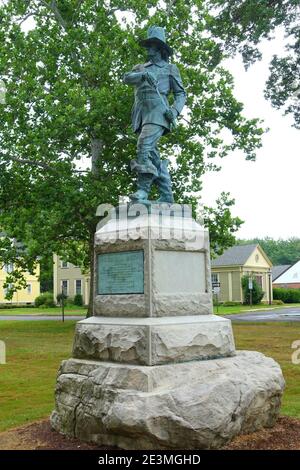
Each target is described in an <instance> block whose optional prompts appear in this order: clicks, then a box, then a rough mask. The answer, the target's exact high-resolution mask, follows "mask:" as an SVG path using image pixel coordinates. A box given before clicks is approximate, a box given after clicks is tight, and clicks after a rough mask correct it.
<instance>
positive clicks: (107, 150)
mask: <svg viewBox="0 0 300 470" xmlns="http://www.w3.org/2000/svg"><path fill="white" fill-rule="evenodd" d="M210 20H211V16H210V14H209V11H208V10H207V9H206V2H204V1H201V0H193V1H191V0H177V1H168V2H161V3H158V2H156V1H153V0H152V1H151V0H150V1H149V0H140V1H138V2H136V1H133V0H106V1H101V0H85V1H80V0H60V1H55V0H32V1H24V0H11V1H8V2H4V3H3V4H2V6H0V78H1V79H2V80H3V81H4V83H5V86H6V90H7V92H6V102H5V104H4V105H0V121H1V128H0V210H1V212H0V227H1V229H2V230H3V231H5V232H6V233H7V234H8V235H9V236H10V237H14V238H15V239H17V240H21V241H22V242H23V243H24V245H25V247H26V251H25V252H26V255H25V254H24V256H26V262H29V260H31V263H29V267H30V269H33V264H32V263H33V260H35V259H37V257H41V258H42V259H43V258H45V259H46V258H49V256H50V255H51V253H53V252H56V253H58V254H59V255H61V256H64V257H65V258H67V259H68V260H69V261H71V262H75V263H76V264H80V265H81V266H82V267H85V268H86V269H88V268H89V267H90V269H91V274H93V237H94V232H95V227H96V224H97V217H96V216H95V212H96V208H97V206H98V205H99V204H101V203H112V204H117V202H118V197H119V195H126V194H128V193H129V192H130V191H131V190H132V185H133V183H134V181H133V176H132V175H131V174H130V172H129V169H128V168H129V162H130V159H132V157H133V156H134V154H135V141H136V139H135V136H134V135H133V134H132V132H131V130H130V127H129V120H130V107H131V103H132V100H133V96H132V90H129V89H128V88H127V87H126V86H125V85H124V84H123V83H122V75H123V73H124V72H125V71H128V70H130V69H131V68H132V66H133V65H135V64H136V63H137V62H143V61H144V60H145V56H144V52H143V50H142V49H141V48H140V47H139V45H138V39H139V38H141V37H144V36H145V34H146V30H147V28H148V27H149V25H151V24H158V25H163V26H165V27H166V29H167V31H168V36H169V43H170V44H171V46H172V47H174V49H175V51H176V54H175V57H174V61H175V62H176V63H177V64H178V66H179V68H180V70H181V74H182V78H183V81H184V83H185V85H186V88H187V93H188V101H187V109H188V121H189V124H187V123H186V121H184V120H182V121H181V122H180V125H179V126H178V128H177V131H176V133H173V134H170V135H169V136H168V137H167V138H165V140H164V141H163V143H162V146H161V148H162V154H163V156H170V157H173V156H174V155H175V154H176V162H175V160H173V166H172V177H173V181H174V189H175V197H176V200H177V201H178V202H187V201H192V202H195V201H196V200H197V199H198V198H199V195H200V192H201V178H202V176H203V174H204V173H205V171H207V170H213V169H215V170H218V169H219V167H218V166H217V165H216V164H215V163H214V158H215V157H216V156H221V157H225V156H226V155H227V154H228V153H229V152H231V151H233V150H235V149H240V150H242V151H243V152H244V154H245V158H247V159H250V160H253V159H255V152H256V149H257V148H258V147H259V146H260V145H261V141H260V138H261V134H262V129H261V128H260V124H259V121H258V120H257V119H252V120H249V119H246V118H244V117H243V114H242V110H243V105H242V104H241V103H239V102H238V101H237V100H236V99H235V97H234V95H233V78H232V76H231V75H230V73H229V72H228V71H227V70H226V69H224V67H223V66H222V59H223V53H222V50H221V48H220V45H219V40H216V39H215V37H214V35H213V34H212V33H211V32H210V31H209V28H210ZM29 21H33V22H34V23H33V27H31V28H30V29H28V22H29ZM174 149H175V150H174ZM83 159H85V161H87V162H88V163H89V165H88V169H85V170H80V169H79V167H78V163H80V162H82V160H83ZM231 204H232V201H231V200H230V198H228V197H226V196H224V195H223V196H222V198H221V200H220V201H219V204H218V205H217V208H216V210H215V213H216V216H217V217H218V221H219V223H220V224H222V223H223V222H224V227H226V230H227V229H228V230H229V231H231V233H232V232H234V231H235V230H236V229H237V227H238V225H239V224H240V221H239V219H236V218H232V217H231V216H229V215H230V214H229V213H228V210H227V209H228V208H229V207H230V205H231ZM220 208H223V209H225V210H224V212H223V213H224V218H222V211H221V212H220ZM212 214H213V212H212V211H209V213H207V217H206V221H207V224H208V225H209V224H210V223H211V222H212ZM224 230H225V228H224ZM221 232H222V230H221V231H220V230H219V231H218V230H214V232H213V233H214V236H216V237H217V239H216V240H213V243H215V244H216V246H218V250H220V247H226V246H227V245H226V244H227V243H228V238H226V237H225V236H224V233H223V234H222V236H221V237H220V236H219V234H220V233H221ZM218 237H219V238H218ZM3 243H4V244H6V248H7V247H8V245H9V240H8V238H6V239H5V238H4V239H3ZM229 243H232V239H231V238H230V237H229ZM25 252H24V253H25ZM13 255H14V253H13V251H12V250H11V256H12V257H13ZM7 256H9V250H7V251H6V257H7ZM14 260H15V261H16V263H17V257H16V256H14ZM17 264H18V263H17ZM17 264H16V267H18V266H17ZM17 275H18V274H17V273H16V276H17ZM11 281H13V279H11Z"/></svg>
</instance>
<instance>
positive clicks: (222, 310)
mask: <svg viewBox="0 0 300 470" xmlns="http://www.w3.org/2000/svg"><path fill="white" fill-rule="evenodd" d="M291 307H298V308H300V304H285V305H266V304H260V305H253V306H252V307H251V306H250V305H234V306H232V307H224V306H223V305H219V307H218V310H219V311H218V314H219V315H233V314H235V313H243V312H248V311H251V310H253V312H255V311H257V310H269V309H272V310H273V309H280V308H291ZM214 313H217V307H216V306H214Z"/></svg>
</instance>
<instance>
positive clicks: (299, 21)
mask: <svg viewBox="0 0 300 470" xmlns="http://www.w3.org/2000/svg"><path fill="white" fill-rule="evenodd" d="M208 6H210V8H211V10H210V11H212V10H213V12H214V13H213V18H212V19H211V23H210V24H211V26H210V28H211V31H212V32H213V34H214V35H216V36H217V37H219V38H220V40H221V45H220V47H221V49H222V50H223V51H224V50H226V51H228V53H229V54H231V55H232V54H236V53H241V54H242V56H243V60H244V63H245V65H246V67H248V66H249V65H250V64H252V63H253V62H255V61H256V60H259V59H261V57H262V54H261V50H260V43H261V40H262V39H272V38H273V37H274V32H275V31H276V28H278V27H281V28H283V29H284V31H285V37H286V50H285V53H284V54H283V55H282V56H279V55H278V54H275V55H274V56H273V58H272V61H271V64H270V75H269V78H268V80H267V82H266V87H265V97H266V98H267V99H268V100H270V102H271V104H272V105H273V106H274V107H276V108H278V109H280V108H281V109H283V110H284V113H285V114H291V115H292V116H293V118H294V125H295V127H297V128H300V1H299V0H259V1H258V0H226V1H224V0H208Z"/></svg>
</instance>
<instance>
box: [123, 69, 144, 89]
mask: <svg viewBox="0 0 300 470" xmlns="http://www.w3.org/2000/svg"><path fill="white" fill-rule="evenodd" d="M143 80H144V72H142V71H141V66H140V64H138V65H136V66H135V67H133V69H132V71H131V72H127V73H125V75H124V77H123V82H124V83H126V85H138V84H139V83H141V82H142V81H143Z"/></svg>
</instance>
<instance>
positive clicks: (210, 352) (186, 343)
mask: <svg viewBox="0 0 300 470" xmlns="http://www.w3.org/2000/svg"><path fill="white" fill-rule="evenodd" d="M234 354H235V346H234V338H233V334H232V328H231V321H230V320H227V319H226V318H222V317H218V316H216V315H194V316H183V317H164V318H119V317H118V318H111V317H91V318H88V319H86V320H83V321H81V322H78V323H77V326H76V333H75V340H74V348H73V357H75V358H79V359H97V360H102V361H113V362H121V363H127V364H141V365H156V364H166V363H170V362H171V363H172V362H183V361H193V360H203V359H215V358H218V357H227V356H233V355H234Z"/></svg>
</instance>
